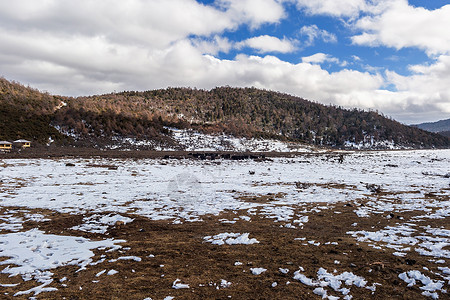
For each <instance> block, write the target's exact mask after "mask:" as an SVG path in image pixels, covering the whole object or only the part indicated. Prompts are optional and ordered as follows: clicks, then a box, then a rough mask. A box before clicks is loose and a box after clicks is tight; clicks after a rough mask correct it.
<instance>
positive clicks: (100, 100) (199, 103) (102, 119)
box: [0, 78, 450, 147]
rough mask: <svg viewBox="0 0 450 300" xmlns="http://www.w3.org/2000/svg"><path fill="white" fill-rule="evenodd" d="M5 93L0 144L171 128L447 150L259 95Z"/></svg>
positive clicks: (362, 119)
mask: <svg viewBox="0 0 450 300" xmlns="http://www.w3.org/2000/svg"><path fill="white" fill-rule="evenodd" d="M0 88H1V90H0V117H1V118H2V123H1V124H2V125H1V127H0V139H15V138H29V139H30V138H36V139H38V140H39V141H42V142H43V141H44V139H48V137H52V139H56V140H59V141H61V142H68V141H70V138H67V137H64V136H63V135H61V134H60V133H59V132H64V133H66V134H68V135H70V136H72V137H74V138H75V141H76V142H82V141H84V142H86V141H89V143H90V144H91V145H92V144H95V143H96V140H99V139H103V140H105V139H108V138H109V139H111V138H112V137H134V138H137V139H143V140H144V139H147V140H156V141H158V140H165V141H167V139H168V138H170V134H169V131H168V130H167V127H176V128H192V129H195V130H199V131H202V132H204V133H212V134H214V133H227V134H231V135H234V136H237V137H256V138H275V139H280V140H289V141H300V142H304V143H308V144H316V145H324V146H331V147H342V146H344V145H345V143H346V142H353V143H356V144H358V143H360V142H364V141H365V142H370V141H374V142H377V141H393V142H394V143H395V144H397V145H403V146H414V147H448V146H450V139H449V138H448V137H444V136H441V135H437V134H433V133H429V132H426V131H423V130H421V129H418V128H413V127H409V126H405V125H403V124H401V123H399V122H396V121H394V120H391V119H389V118H386V117H384V116H383V115H380V114H378V113H377V112H374V111H363V110H358V109H352V110H348V109H342V108H340V107H336V106H326V105H322V104H318V103H314V102H311V101H308V100H305V99H302V98H299V97H295V96H292V95H288V94H283V93H277V92H272V91H266V90H261V89H256V88H232V87H219V88H215V89H212V90H210V91H207V90H201V89H191V88H168V89H160V90H153V91H145V92H137V91H127V92H121V93H114V94H106V95H97V96H90V97H78V98H69V97H59V96H51V95H49V94H47V93H41V92H39V91H37V90H35V89H31V88H29V87H24V86H22V85H20V84H18V83H15V82H8V81H7V80H5V79H2V78H0ZM4 120H5V122H3V121H4ZM6 121H7V122H6ZM55 128H58V130H59V132H58V131H57V130H56V129H55Z"/></svg>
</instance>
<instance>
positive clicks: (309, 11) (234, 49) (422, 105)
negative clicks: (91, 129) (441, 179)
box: [0, 0, 450, 124]
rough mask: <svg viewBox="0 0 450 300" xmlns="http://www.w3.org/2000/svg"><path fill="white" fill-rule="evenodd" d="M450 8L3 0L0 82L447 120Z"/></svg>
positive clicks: (292, 0) (393, 2)
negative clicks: (254, 99)
mask: <svg viewBox="0 0 450 300" xmlns="http://www.w3.org/2000/svg"><path fill="white" fill-rule="evenodd" d="M449 28H450V1H448V0H422V1H420V0H409V1H408V0H339V1H337V0H321V1H318V0H197V1H195V0H127V1H122V0H95V1H94V0H77V1H73V0H40V1H36V0H14V1H11V0H0V76H3V77H4V78H6V79H8V80H16V81H19V82H21V83H23V84H26V85H30V86H33V87H35V88H38V89H40V90H44V91H48V92H50V93H52V94H62V95H68V96H79V95H92V94H102V93H109V92H114V91H123V90H149V89H156V88H165V87H168V86H189V87H197V88H206V89H210V88H213V87H216V86H223V85H230V86H238V87H242V86H255V87H259V88H265V89H270V90H275V91H282V92H287V93H290V94H294V95H298V96H301V97H303V98H306V99H309V100H314V101H318V102H321V103H325V104H336V105H340V106H344V107H359V108H364V109H374V110H375V109H376V110H378V111H380V112H382V113H384V114H385V115H388V116H391V117H393V118H394V119H396V120H399V121H401V122H403V123H407V124H410V123H418V122H423V121H436V120H439V119H445V118H450V31H449Z"/></svg>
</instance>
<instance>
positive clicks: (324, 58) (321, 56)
mask: <svg viewBox="0 0 450 300" xmlns="http://www.w3.org/2000/svg"><path fill="white" fill-rule="evenodd" d="M302 62H304V63H310V64H314V63H316V64H322V63H324V62H331V63H336V64H337V63H339V59H337V58H336V57H333V56H332V55H329V54H325V53H316V54H313V55H311V56H306V57H302Z"/></svg>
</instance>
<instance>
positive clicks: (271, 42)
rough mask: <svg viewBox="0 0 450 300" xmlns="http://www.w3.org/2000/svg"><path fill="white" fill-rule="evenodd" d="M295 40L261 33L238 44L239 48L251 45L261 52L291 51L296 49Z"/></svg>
mask: <svg viewBox="0 0 450 300" xmlns="http://www.w3.org/2000/svg"><path fill="white" fill-rule="evenodd" d="M297 43H298V42H297V41H295V40H291V39H287V38H283V39H282V40H280V39H279V38H277V37H274V36H269V35H261V36H257V37H252V38H249V39H247V40H245V41H242V42H240V43H238V44H237V47H238V48H243V47H250V48H253V49H256V50H257V51H258V52H259V53H268V52H279V53H290V52H293V51H295V50H296V46H295V45H296V44H297Z"/></svg>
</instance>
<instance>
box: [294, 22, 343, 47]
mask: <svg viewBox="0 0 450 300" xmlns="http://www.w3.org/2000/svg"><path fill="white" fill-rule="evenodd" d="M300 34H301V35H304V36H306V37H307V40H306V41H305V46H312V45H314V42H315V41H316V40H322V41H324V42H326V43H336V42H337V37H336V35H334V34H332V33H330V32H328V31H326V30H323V29H319V27H317V25H310V26H303V27H302V28H300Z"/></svg>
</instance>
